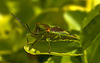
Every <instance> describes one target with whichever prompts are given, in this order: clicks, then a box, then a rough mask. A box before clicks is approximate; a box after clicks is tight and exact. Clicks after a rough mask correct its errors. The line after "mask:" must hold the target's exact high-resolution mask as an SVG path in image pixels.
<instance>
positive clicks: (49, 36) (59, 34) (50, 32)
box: [11, 13, 77, 53]
mask: <svg viewBox="0 0 100 63" xmlns="http://www.w3.org/2000/svg"><path fill="white" fill-rule="evenodd" d="M11 14H12V13H11ZM12 15H13V14H12ZM13 16H14V17H15V18H16V19H17V20H18V21H19V22H20V23H21V24H22V25H23V26H24V28H25V29H26V30H27V31H29V32H30V33H31V36H32V37H34V38H36V41H35V42H33V44H32V46H34V44H35V43H36V42H38V41H39V40H45V41H48V50H49V53H50V42H51V41H54V40H77V37H76V36H73V35H71V34H70V33H69V32H67V31H65V30H63V29H61V28H60V27H55V26H49V25H47V24H40V23H36V28H35V31H34V32H32V31H31V30H30V28H29V27H28V24H26V25H24V24H23V23H22V22H21V21H20V20H19V19H18V18H17V17H16V16H15V15H13ZM27 41H28V40H27Z"/></svg>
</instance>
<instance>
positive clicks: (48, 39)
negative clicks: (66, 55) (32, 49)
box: [46, 38, 50, 53]
mask: <svg viewBox="0 0 100 63" xmlns="http://www.w3.org/2000/svg"><path fill="white" fill-rule="evenodd" d="M46 41H47V42H48V50H49V53H50V38H47V39H46Z"/></svg>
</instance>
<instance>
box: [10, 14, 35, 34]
mask: <svg viewBox="0 0 100 63" xmlns="http://www.w3.org/2000/svg"><path fill="white" fill-rule="evenodd" d="M11 14H12V13H11ZM12 15H13V14H12ZM13 16H14V17H15V18H16V19H17V20H18V21H19V22H20V23H21V24H22V25H23V26H24V28H25V29H26V30H27V31H29V32H30V33H32V32H31V30H30V29H29V27H28V24H26V26H27V27H26V26H25V25H24V24H23V23H22V22H21V20H19V19H18V18H17V17H16V16H15V15H13ZM32 34H33V33H32Z"/></svg>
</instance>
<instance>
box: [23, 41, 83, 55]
mask: <svg viewBox="0 0 100 63" xmlns="http://www.w3.org/2000/svg"><path fill="white" fill-rule="evenodd" d="M48 47H49V46H48V42H46V41H39V42H36V43H35V44H34V45H33V46H32V43H28V44H26V45H25V46H24V49H25V51H26V52H28V53H30V54H33V55H39V54H46V55H56V56H64V55H69V56H79V55H82V54H81V47H80V43H79V42H73V41H54V42H50V53H49V48H48ZM76 52H77V53H76Z"/></svg>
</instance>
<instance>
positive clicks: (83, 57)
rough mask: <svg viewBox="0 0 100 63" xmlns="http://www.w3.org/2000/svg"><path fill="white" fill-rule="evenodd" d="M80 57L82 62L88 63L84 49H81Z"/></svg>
mask: <svg viewBox="0 0 100 63" xmlns="http://www.w3.org/2000/svg"><path fill="white" fill-rule="evenodd" d="M82 59H83V63H88V61H87V53H86V50H83V56H82Z"/></svg>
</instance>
